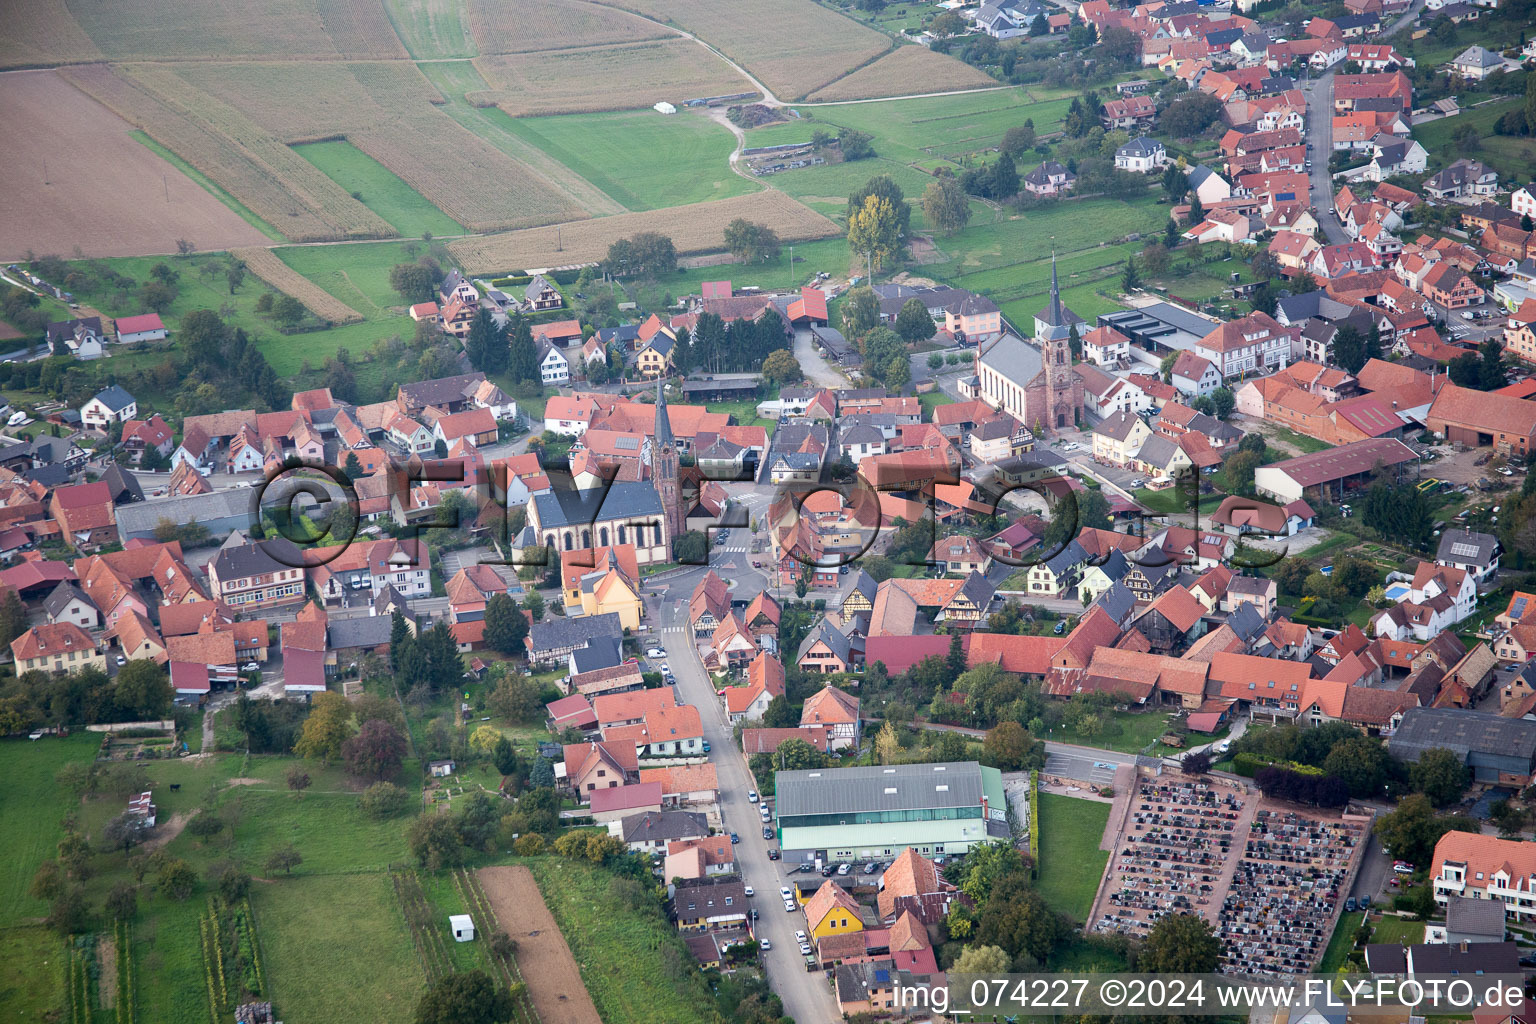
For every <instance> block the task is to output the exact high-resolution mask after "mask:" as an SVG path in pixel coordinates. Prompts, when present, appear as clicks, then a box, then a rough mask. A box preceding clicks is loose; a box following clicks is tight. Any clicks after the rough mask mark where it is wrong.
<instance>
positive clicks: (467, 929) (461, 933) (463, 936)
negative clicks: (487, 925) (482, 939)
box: [448, 914, 475, 942]
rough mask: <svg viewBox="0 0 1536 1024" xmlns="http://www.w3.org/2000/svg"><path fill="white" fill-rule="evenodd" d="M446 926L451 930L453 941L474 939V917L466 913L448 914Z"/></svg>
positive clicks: (472, 940) (471, 940)
mask: <svg viewBox="0 0 1536 1024" xmlns="http://www.w3.org/2000/svg"><path fill="white" fill-rule="evenodd" d="M448 927H449V928H450V929H452V931H453V939H454V941H455V942H474V941H475V919H474V918H472V917H470V916H469V915H468V914H450V915H448Z"/></svg>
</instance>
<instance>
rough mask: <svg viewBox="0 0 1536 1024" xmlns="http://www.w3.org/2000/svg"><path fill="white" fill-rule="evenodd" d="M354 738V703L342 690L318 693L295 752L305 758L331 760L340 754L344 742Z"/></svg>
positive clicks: (311, 704) (311, 703)
mask: <svg viewBox="0 0 1536 1024" xmlns="http://www.w3.org/2000/svg"><path fill="white" fill-rule="evenodd" d="M351 737H352V703H351V702H350V701H348V700H347V698H345V697H343V696H342V695H341V694H339V693H317V694H315V696H314V699H313V700H312V701H311V702H310V709H309V717H308V718H306V719H305V720H304V728H303V730H302V731H301V732H300V733H299V739H298V742H296V743H295V744H294V745H293V752H294V753H295V754H297V755H299V756H300V757H303V758H319V759H320V760H321V761H323V762H329V761H330V760H331V759H332V758H336V757H340V756H341V753H342V749H341V748H342V744H344V743H346V741H347V740H349V739H350V738H351Z"/></svg>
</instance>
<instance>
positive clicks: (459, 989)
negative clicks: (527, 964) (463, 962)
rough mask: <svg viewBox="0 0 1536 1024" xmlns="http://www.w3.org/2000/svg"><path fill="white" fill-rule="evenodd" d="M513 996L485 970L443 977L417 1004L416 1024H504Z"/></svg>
mask: <svg viewBox="0 0 1536 1024" xmlns="http://www.w3.org/2000/svg"><path fill="white" fill-rule="evenodd" d="M514 1010H515V1007H514V1005H513V1002H512V994H511V993H510V992H508V991H507V990H506V989H505V988H502V987H501V986H500V985H498V984H496V982H494V981H492V980H491V977H490V975H488V974H486V973H485V972H484V971H481V970H474V971H467V972H462V973H458V974H450V975H448V976H446V977H444V978H440V979H439V980H438V981H437V982H435V983H434V984H433V985H432V987H431V988H429V989H427V991H426V992H425V994H423V995H422V997H421V1000H420V1001H419V1002H418V1003H417V1004H416V1024H504V1022H506V1021H509V1020H511V1019H512V1014H513V1012H514Z"/></svg>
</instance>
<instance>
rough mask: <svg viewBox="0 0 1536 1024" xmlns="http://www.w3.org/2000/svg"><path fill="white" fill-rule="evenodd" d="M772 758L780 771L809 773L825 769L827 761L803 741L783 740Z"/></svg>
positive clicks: (819, 752) (820, 753)
mask: <svg viewBox="0 0 1536 1024" xmlns="http://www.w3.org/2000/svg"><path fill="white" fill-rule="evenodd" d="M772 756H773V759H774V760H775V761H776V762H777V763H778V768H779V770H780V771H787V772H794V771H809V770H811V769H815V768H825V767H826V764H827V759H826V757H825V756H824V755H823V754H822V752H821V751H819V750H817V749H816V748H815V747H813V746H811V745H810V744H809V743H807V742H805V740H785V741H784V742H783V743H780V744H779V749H778V750H776V751H775V752H774V753H773V755H772Z"/></svg>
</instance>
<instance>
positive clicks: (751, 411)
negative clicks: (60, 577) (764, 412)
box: [704, 398, 773, 434]
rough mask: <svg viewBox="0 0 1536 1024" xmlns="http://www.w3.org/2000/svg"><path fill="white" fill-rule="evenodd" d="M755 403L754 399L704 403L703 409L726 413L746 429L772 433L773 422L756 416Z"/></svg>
mask: <svg viewBox="0 0 1536 1024" xmlns="http://www.w3.org/2000/svg"><path fill="white" fill-rule="evenodd" d="M757 402H758V400H757V399H755V398H739V399H736V400H735V401H731V402H706V403H705V404H704V408H706V409H708V410H709V411H710V412H723V413H728V414H729V415H731V416H732V417H734V418H735V421H736V422H737V423H739V424H741V425H742V426H746V427H757V426H762V427H768V428H769V431H768V432H769V433H770V434H771V433H772V432H773V420H770V419H766V418H764V417H762V416H759V415H758V414H757Z"/></svg>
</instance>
